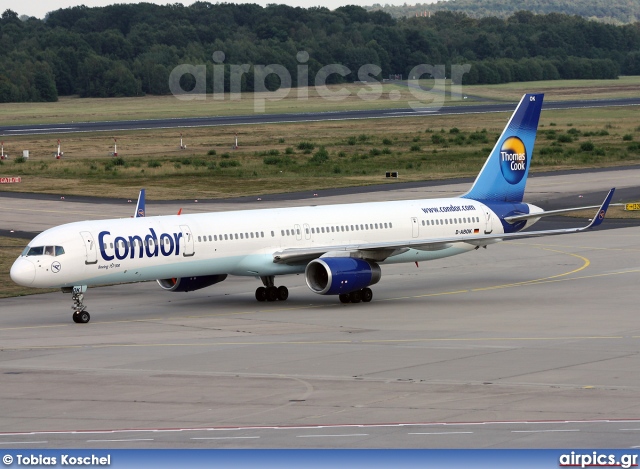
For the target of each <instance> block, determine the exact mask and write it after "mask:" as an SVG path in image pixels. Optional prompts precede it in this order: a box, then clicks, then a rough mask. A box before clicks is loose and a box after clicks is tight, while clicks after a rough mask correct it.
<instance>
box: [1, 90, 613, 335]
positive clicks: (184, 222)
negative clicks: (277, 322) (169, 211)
mask: <svg viewBox="0 0 640 469" xmlns="http://www.w3.org/2000/svg"><path fill="white" fill-rule="evenodd" d="M543 96H544V95H542V94H525V95H524V96H523V97H522V99H521V100H520V102H519V104H518V106H517V108H516V110H515V111H514V113H513V114H512V116H511V118H510V120H509V122H508V124H507V125H506V127H505V128H504V130H503V132H502V134H501V135H500V137H499V139H498V140H497V142H496V144H495V146H494V148H493V150H492V151H491V153H490V154H489V156H488V158H487V160H486V162H485V164H484V166H483V167H482V169H481V171H480V173H479V174H478V176H477V178H476V180H475V182H474V184H473V186H472V187H471V189H470V190H469V191H468V192H467V193H465V194H463V195H461V196H460V197H451V198H444V199H424V200H403V201H387V202H371V203H355V204H343V205H326V206H309V207H295V208H276V209H261V210H246V211H231V212H223V213H202V214H187V215H184V214H183V215H165V216H154V217H135V218H124V219H112V220H92V221H82V222H76V223H69V224H65V225H61V226H57V227H54V228H50V229H48V230H46V231H44V232H42V233H41V234H39V235H37V236H36V237H35V238H34V239H33V240H32V241H31V242H30V243H29V245H28V246H27V247H26V248H25V249H24V251H23V252H22V254H21V255H20V257H19V258H18V259H16V261H15V262H14V264H13V266H12V267H11V272H10V275H11V279H12V280H13V281H14V282H16V283H17V284H19V285H23V286H26V287H36V288H51V287H55V288H61V289H62V291H63V292H66V293H71V294H72V301H73V306H72V310H73V320H74V321H75V322H76V323H87V322H89V320H90V315H89V312H88V311H87V308H86V306H85V304H84V293H85V292H86V290H87V287H88V286H96V285H105V284H116V283H128V282H142V281H149V280H156V281H157V282H158V285H159V286H160V288H161V289H163V290H166V291H170V292H189V291H193V290H199V289H201V288H205V287H209V286H211V285H214V284H217V283H220V282H222V281H223V280H225V279H226V278H227V276H228V275H236V276H251V277H255V278H259V279H260V280H261V281H262V283H263V286H260V287H258V288H257V289H256V291H255V298H256V299H257V300H258V301H278V300H279V301H285V300H286V299H287V298H288V296H289V291H288V289H287V287H286V286H276V282H275V278H276V277H279V276H283V275H289V274H304V276H305V279H306V283H307V286H308V287H309V289H310V290H311V291H312V292H314V293H317V294H320V295H337V296H338V298H339V300H340V301H341V302H342V303H359V302H365V303H366V302H370V301H371V300H372V298H373V292H372V290H371V288H370V287H371V286H372V285H374V284H376V283H378V282H379V281H380V279H381V277H382V271H381V268H380V266H384V265H387V264H396V263H404V262H406V263H413V262H419V261H429V260H433V259H440V258H445V257H449V256H454V255H457V254H462V253H466V252H470V251H473V250H476V249H479V248H480V247H484V248H486V247H487V246H488V245H490V244H495V243H498V242H500V241H504V240H512V239H523V238H532V237H539V236H550V235H560V234H566V233H577V232H583V231H586V230H589V229H591V228H594V227H596V226H598V225H600V224H601V223H602V221H603V220H604V217H605V214H606V211H607V208H608V206H609V203H610V202H611V199H612V197H613V192H614V189H611V190H610V191H609V193H608V194H607V196H606V198H605V199H604V202H603V203H602V204H601V205H600V206H599V207H598V211H597V212H596V215H595V216H594V217H593V219H592V220H591V222H590V223H589V224H588V225H587V226H584V227H580V228H570V229H557V230H547V231H522V230H524V229H525V228H528V227H530V226H531V225H533V224H534V223H535V222H537V221H538V220H539V219H540V218H542V217H545V216H549V215H555V214H558V213H563V212H567V211H571V210H577V209H585V208H595V207H579V208H577V209H576V208H572V209H563V210H553V211H546V212H545V211H543V210H542V209H541V208H539V207H537V206H535V205H532V204H527V203H524V202H522V199H523V195H524V190H525V185H526V181H527V176H528V172H529V167H530V161H531V156H532V154H533V147H534V141H535V137H536V131H537V127H538V120H539V117H540V112H541V109H542V101H543ZM136 213H137V210H136Z"/></svg>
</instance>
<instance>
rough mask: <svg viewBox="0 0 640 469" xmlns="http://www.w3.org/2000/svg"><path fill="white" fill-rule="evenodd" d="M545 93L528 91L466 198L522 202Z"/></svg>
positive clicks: (465, 195)
mask: <svg viewBox="0 0 640 469" xmlns="http://www.w3.org/2000/svg"><path fill="white" fill-rule="evenodd" d="M543 98H544V94H525V95H524V96H523V97H522V99H521V100H520V103H519V104H518V107H517V108H516V110H515V111H514V113H513V115H512V116H511V119H510V120H509V123H508V124H507V126H506V127H505V128H504V130H503V131H502V135H500V138H499V139H498V141H497V142H496V145H495V146H494V147H493V150H492V151H491V154H490V155H489V158H487V161H486V162H485V164H484V166H483V167H482V170H481V171H480V174H478V177H477V178H476V181H475V182H474V183H473V187H471V190H470V191H469V192H467V193H466V194H464V195H463V196H462V197H464V198H467V199H474V200H481V201H482V200H484V201H492V202H522V197H523V195H524V189H525V186H526V184H527V175H528V174H529V166H530V165H531V156H532V155H533V145H534V142H535V140H536V132H537V131H538V120H539V119H540V111H541V109H542V100H543Z"/></svg>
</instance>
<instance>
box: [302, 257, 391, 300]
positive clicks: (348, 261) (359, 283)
mask: <svg viewBox="0 0 640 469" xmlns="http://www.w3.org/2000/svg"><path fill="white" fill-rule="evenodd" d="M304 276H305V279H306V281H307V286H308V287H309V288H310V289H311V291H312V292H314V293H317V294H319V295H340V294H344V293H350V292H353V291H356V290H361V289H363V288H366V287H368V286H369V285H373V284H374V283H378V282H379V281H380V277H381V276H382V272H381V271H380V266H379V265H378V264H376V263H375V262H369V261H364V260H362V259H355V258H352V257H321V258H319V259H314V260H312V261H311V262H309V264H307V268H306V269H305V272H304Z"/></svg>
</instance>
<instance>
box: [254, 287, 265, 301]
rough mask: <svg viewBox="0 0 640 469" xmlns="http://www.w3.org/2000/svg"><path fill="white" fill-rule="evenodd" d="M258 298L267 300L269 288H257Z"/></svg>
mask: <svg viewBox="0 0 640 469" xmlns="http://www.w3.org/2000/svg"><path fill="white" fill-rule="evenodd" d="M256 300H258V301H267V289H266V288H265V287H258V288H256Z"/></svg>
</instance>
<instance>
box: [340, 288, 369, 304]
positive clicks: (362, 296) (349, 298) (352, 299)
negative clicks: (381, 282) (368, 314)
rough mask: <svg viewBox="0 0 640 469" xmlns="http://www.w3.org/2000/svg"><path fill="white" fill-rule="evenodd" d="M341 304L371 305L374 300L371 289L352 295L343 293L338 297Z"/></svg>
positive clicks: (357, 291) (364, 289) (355, 292)
mask: <svg viewBox="0 0 640 469" xmlns="http://www.w3.org/2000/svg"><path fill="white" fill-rule="evenodd" d="M338 298H340V303H360V302H361V301H362V302H364V303H369V302H370V301H371V300H372V299H373V292H372V291H371V288H369V287H367V288H363V289H362V290H356V291H352V292H351V293H341V294H340V295H338Z"/></svg>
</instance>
